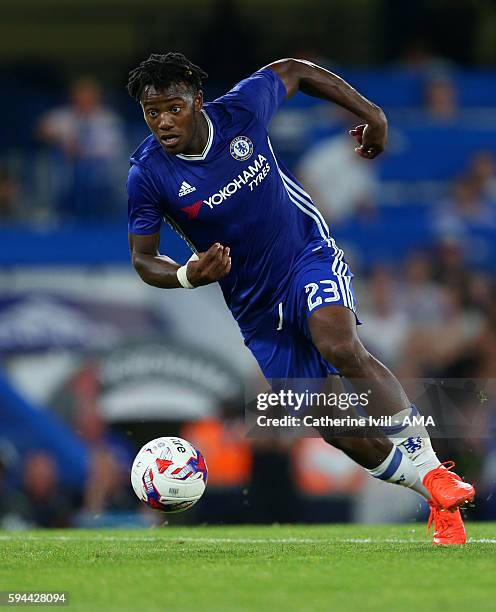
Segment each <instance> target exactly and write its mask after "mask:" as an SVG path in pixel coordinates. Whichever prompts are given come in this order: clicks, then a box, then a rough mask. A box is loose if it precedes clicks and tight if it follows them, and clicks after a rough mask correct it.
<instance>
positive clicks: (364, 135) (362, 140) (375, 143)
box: [349, 122, 387, 159]
mask: <svg viewBox="0 0 496 612" xmlns="http://www.w3.org/2000/svg"><path fill="white" fill-rule="evenodd" d="M349 134H350V136H352V137H353V138H354V139H355V140H356V141H357V143H358V144H359V145H360V146H359V147H356V148H355V152H356V154H357V155H360V157H365V158H366V159H374V157H377V156H378V155H379V154H380V153H382V152H383V151H384V147H385V146H386V141H387V123H385V122H384V123H377V124H375V125H374V124H371V123H367V124H365V125H357V127H356V128H354V129H353V130H350V131H349Z"/></svg>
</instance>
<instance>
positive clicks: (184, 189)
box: [178, 181, 196, 198]
mask: <svg viewBox="0 0 496 612" xmlns="http://www.w3.org/2000/svg"><path fill="white" fill-rule="evenodd" d="M193 191H196V187H192V186H191V185H190V184H189V183H187V182H186V181H183V182H182V183H181V187H180V189H179V194H178V195H179V197H180V198H182V197H183V196H185V195H188V193H193Z"/></svg>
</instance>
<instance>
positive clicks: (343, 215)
mask: <svg viewBox="0 0 496 612" xmlns="http://www.w3.org/2000/svg"><path fill="white" fill-rule="evenodd" d="M346 116H347V115H345V114H344V113H343V114H341V124H342V125H341V128H340V129H341V130H342V133H340V134H338V135H336V136H332V137H330V138H325V139H324V140H321V141H320V142H318V143H317V144H316V145H315V146H313V147H312V148H310V150H309V151H308V152H306V153H305V154H304V155H303V157H302V158H301V161H300V163H299V165H298V168H297V170H296V173H297V176H298V178H299V180H300V181H301V182H302V183H303V186H304V187H305V189H307V190H308V191H309V193H310V195H311V196H312V198H313V199H314V201H315V204H316V206H317V207H318V208H319V209H320V210H321V211H322V213H323V215H324V217H325V218H326V220H327V221H328V222H329V223H332V224H334V225H336V224H338V223H340V222H342V221H344V220H345V219H347V218H349V217H353V215H356V214H357V213H359V212H360V211H370V209H373V208H374V207H375V203H374V201H375V196H376V194H377V192H378V178H377V166H376V165H374V164H370V163H368V160H366V159H363V158H361V157H360V156H359V155H357V154H356V153H355V151H354V147H353V146H352V143H351V142H350V137H349V136H348V133H347V131H348V128H347V127H346Z"/></svg>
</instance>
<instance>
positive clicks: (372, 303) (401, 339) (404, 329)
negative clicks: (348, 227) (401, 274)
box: [360, 267, 410, 366]
mask: <svg viewBox="0 0 496 612" xmlns="http://www.w3.org/2000/svg"><path fill="white" fill-rule="evenodd" d="M367 294H368V298H369V301H368V303H366V305H365V307H364V308H363V316H362V320H363V322H364V323H366V325H364V326H363V328H362V329H360V337H361V338H362V340H363V342H364V344H365V346H366V347H367V348H369V347H370V350H371V351H373V352H375V353H376V354H377V355H378V357H379V359H381V360H382V361H384V363H385V364H386V365H387V366H395V365H396V364H397V362H398V360H399V358H400V355H401V353H402V350H403V345H404V343H405V341H406V339H407V336H408V334H409V331H410V324H409V321H408V318H407V315H406V313H405V312H403V311H402V310H400V309H399V308H398V306H397V302H396V300H395V296H396V295H398V291H397V289H396V288H395V278H394V276H393V274H392V273H391V271H390V270H388V269H387V268H383V267H377V268H375V270H374V271H373V273H372V276H371V278H370V280H369V283H368V291H367Z"/></svg>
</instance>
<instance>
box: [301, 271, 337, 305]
mask: <svg viewBox="0 0 496 612" xmlns="http://www.w3.org/2000/svg"><path fill="white" fill-rule="evenodd" d="M320 285H323V287H321V286H320ZM317 291H319V293H325V294H326V296H325V297H321V296H320V295H315V294H316V293H317ZM305 293H307V294H308V297H307V302H308V310H310V311H312V310H313V309H314V308H316V307H317V306H320V305H321V304H323V303H324V304H332V303H334V302H339V301H340V300H341V299H342V298H341V293H340V291H339V287H338V284H337V283H336V281H333V280H331V279H329V280H321V281H319V283H308V285H305Z"/></svg>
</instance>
